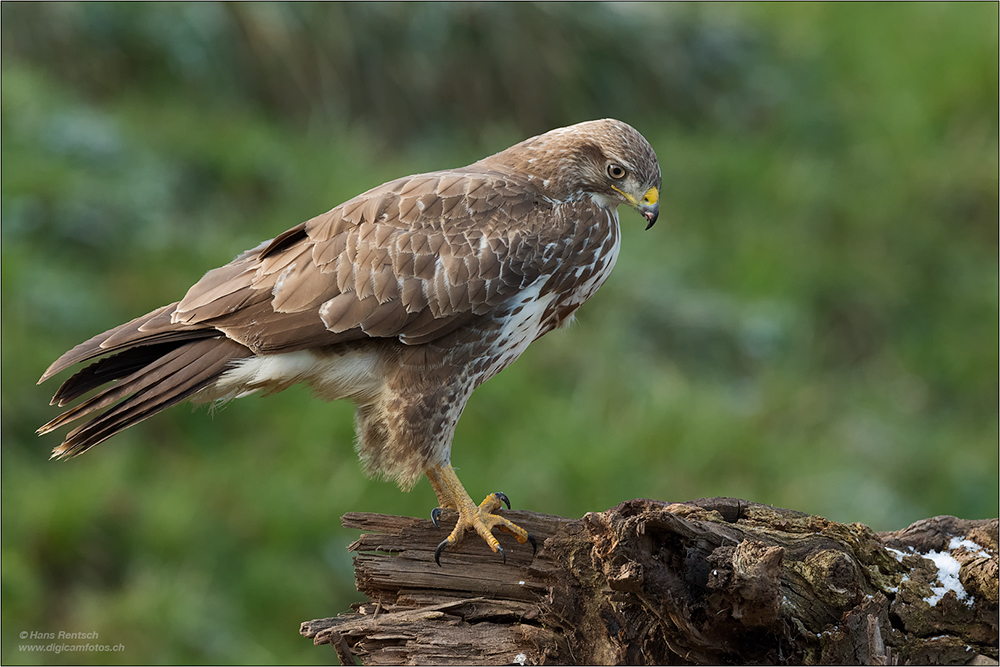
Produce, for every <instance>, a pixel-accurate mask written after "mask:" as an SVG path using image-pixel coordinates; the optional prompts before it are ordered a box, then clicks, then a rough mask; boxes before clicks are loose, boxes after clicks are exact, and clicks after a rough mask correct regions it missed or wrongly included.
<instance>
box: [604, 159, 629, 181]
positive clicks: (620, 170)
mask: <svg viewBox="0 0 1000 667" xmlns="http://www.w3.org/2000/svg"><path fill="white" fill-rule="evenodd" d="M608 176H610V177H611V178H613V179H615V180H616V181H618V180H621V179H623V178H625V167H623V166H621V165H618V164H615V163H613V162H612V163H611V164H609V165H608Z"/></svg>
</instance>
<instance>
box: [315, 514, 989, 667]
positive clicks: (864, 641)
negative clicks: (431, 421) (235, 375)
mask: <svg viewBox="0 0 1000 667" xmlns="http://www.w3.org/2000/svg"><path fill="white" fill-rule="evenodd" d="M504 514H505V515H506V516H508V517H509V518H511V519H512V520H513V521H515V522H516V523H518V524H519V525H521V526H523V527H524V528H526V529H527V530H528V531H530V532H531V533H532V534H533V535H534V536H535V537H536V538H537V540H538V553H537V555H535V556H534V557H532V553H531V549H530V548H529V547H528V546H526V545H518V544H517V543H516V542H515V541H514V540H513V538H510V537H507V536H501V537H500V541H501V543H502V544H503V547H504V549H505V551H506V553H507V563H506V564H504V563H502V562H501V560H500V558H499V557H498V556H496V555H495V554H493V553H492V552H490V551H489V550H487V549H486V548H485V547H484V546H483V544H482V541H481V540H478V539H473V538H469V539H467V540H466V541H465V542H464V543H463V544H462V545H461V547H460V548H459V549H458V550H456V551H446V552H444V554H443V555H442V559H441V566H438V565H437V564H436V563H435V562H434V549H435V547H436V546H437V544H438V542H439V541H440V540H441V536H442V531H439V530H436V529H435V528H434V527H433V525H432V524H431V522H430V521H427V520H423V519H413V518H404V517H394V516H384V515H378V514H364V513H351V514H347V515H345V516H344V525H345V526H346V527H349V528H360V529H362V530H364V531H366V532H365V534H363V535H362V536H361V538H360V539H359V540H358V541H357V542H355V543H354V544H352V545H351V547H350V550H351V551H355V552H357V556H355V558H354V564H355V575H356V579H357V586H358V590H359V591H361V592H362V593H364V594H365V595H366V596H367V597H368V598H369V601H368V602H364V603H360V604H355V605H353V607H354V610H355V611H354V613H348V614H344V615H341V616H336V617H333V618H325V619H320V620H315V621H308V622H305V623H303V624H302V627H301V633H302V634H303V635H305V636H306V637H309V638H311V639H312V640H313V641H314V643H316V644H323V643H329V644H332V645H333V647H334V648H335V649H336V651H337V655H338V656H339V657H340V659H341V661H342V662H344V663H345V664H354V662H355V659H356V658H359V659H360V660H361V661H362V662H363V664H366V665H401V664H498V665H499V664H512V663H514V664H522V665H524V664H872V665H887V664H992V665H996V664H998V663H997V657H998V654H997V648H998V644H997V640H998V622H997V611H998V607H997V597H998V567H997V542H998V522H997V520H996V519H990V520H982V521H964V520H960V519H956V518H954V517H935V518H932V519H926V520H923V521H919V522H917V523H915V524H913V525H912V526H910V527H909V528H907V529H905V530H901V531H896V532H890V533H875V532H873V531H872V530H871V529H870V528H868V527H867V526H864V525H862V524H858V523H854V524H839V523H835V522H833V521H828V520H826V519H824V518H822V517H818V516H810V515H807V514H803V513H801V512H795V511H791V510H784V509H778V508H774V507H769V506H766V505H760V504H756V503H750V502H746V501H742V500H735V499H731V498H709V499H703V500H697V501H693V502H690V503H674V504H667V503H662V502H657V501H652V500H631V501H628V502H625V503H622V504H621V505H619V506H618V507H615V508H613V509H610V510H608V511H606V512H599V513H589V514H587V515H586V516H584V517H583V518H582V519H579V520H573V519H565V518H562V517H554V516H547V515H543V514H535V513H532V512H516V511H511V512H505V513H504ZM441 518H442V522H443V525H448V524H449V523H450V522H453V521H454V518H455V515H454V513H449V512H445V513H444V514H442V517H441Z"/></svg>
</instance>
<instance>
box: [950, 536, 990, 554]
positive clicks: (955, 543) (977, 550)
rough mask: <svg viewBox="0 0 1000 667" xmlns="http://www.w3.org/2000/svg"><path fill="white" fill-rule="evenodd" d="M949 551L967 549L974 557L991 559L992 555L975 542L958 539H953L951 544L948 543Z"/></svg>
mask: <svg viewBox="0 0 1000 667" xmlns="http://www.w3.org/2000/svg"><path fill="white" fill-rule="evenodd" d="M948 549H949V550H950V551H954V550H955V549H965V550H966V551H968V552H969V553H970V554H972V555H973V556H978V557H980V558H989V557H990V555H989V554H988V553H986V551H984V550H983V548H982V547H981V546H979V545H978V544H976V543H975V542H973V541H972V540H968V539H966V540H960V539H958V538H957V537H953V538H951V542H949V543H948Z"/></svg>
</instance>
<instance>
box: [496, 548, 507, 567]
mask: <svg viewBox="0 0 1000 667" xmlns="http://www.w3.org/2000/svg"><path fill="white" fill-rule="evenodd" d="M497 549H499V550H500V557H501V558H503V564H504V565H506V564H507V552H506V551H504V550H503V547H502V546H500V545H499V544H498V545H497Z"/></svg>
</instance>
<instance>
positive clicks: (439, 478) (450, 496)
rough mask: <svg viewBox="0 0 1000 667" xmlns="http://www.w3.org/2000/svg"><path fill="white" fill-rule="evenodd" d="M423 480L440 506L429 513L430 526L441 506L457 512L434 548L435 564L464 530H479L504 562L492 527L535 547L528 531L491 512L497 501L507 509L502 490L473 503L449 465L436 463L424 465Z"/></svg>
mask: <svg viewBox="0 0 1000 667" xmlns="http://www.w3.org/2000/svg"><path fill="white" fill-rule="evenodd" d="M427 479H429V480H430V482H431V488H433V489H434V493H436V494H437V497H438V502H439V503H440V507H438V508H435V510H434V511H433V512H431V519H432V520H433V521H434V525H435V526H436V525H437V519H438V516H439V515H440V513H441V507H444V508H447V509H453V510H456V511H457V512H458V523H456V524H455V528H454V530H452V531H451V534H450V535H449V536H448V538H447V539H446V540H444V541H442V542H441V544H439V545H438V547H437V549H436V550H435V551H434V560H435V561H436V562H437V564H438V565H440V564H441V552H442V551H444V550H445V549H446V548H447V547H453V546H456V545H457V544H458V543H459V542H461V541H462V538H463V537H465V531H467V530H475V531H476V532H477V533H479V536H480V537H482V538H483V539H484V540H486V544H488V545H489V547H490V549H492V550H493V553H499V554H500V556H501V557H502V558H503V560H504V562H505V563H506V562H507V554H506V553H504V550H503V547H501V546H500V542H498V541H497V538H496V537H494V536H493V533H492V530H493V529H494V528H499V529H500V530H505V531H507V532H508V533H510V534H512V535H513V536H514V537H515V538H517V541H518V542H519V543H521V544H524V543H525V542H531V548H532V550H533V552H532V553H534V552H535V551H537V550H538V547H537V546H536V544H535V538H533V537H532V536H531V535H530V534H529V533H528V531H526V530H525V529H524V528H521V527H520V526H518V525H517V524H515V523H512V522H511V521H508V520H507V519H505V518H503V517H502V516H499V515H497V514H494V512H495V511H496V510H498V509H500V506H501V504H506V505H507V508H508V509H510V501H509V500H508V499H507V496H506V495H504V494H503V493H499V492H498V493H491V494H490V495H488V496H486V499H485V500H484V501H483V502H481V503H480V504H479V505H476V504H475V503H474V502H472V498H471V497H469V494H468V492H467V491H466V490H465V487H463V486H462V483H461V482H460V481H458V475H456V474H455V470H454V468H452V467H451V466H450V465H439V466H434V467H433V468H428V469H427Z"/></svg>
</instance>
